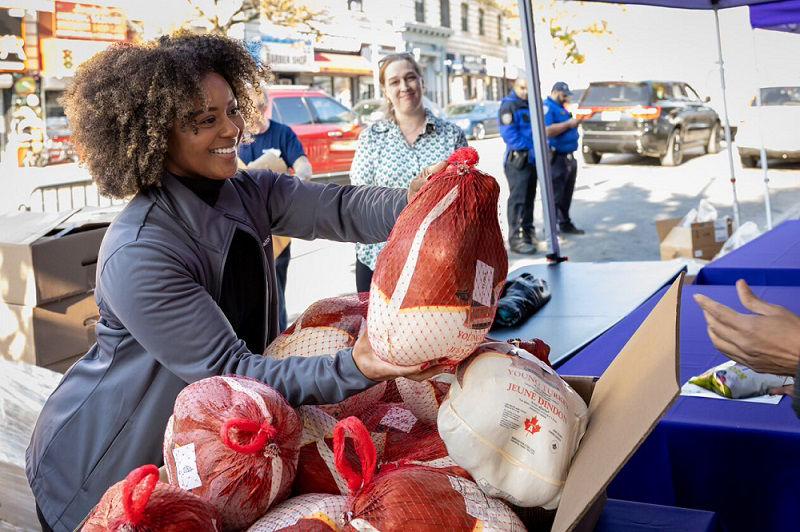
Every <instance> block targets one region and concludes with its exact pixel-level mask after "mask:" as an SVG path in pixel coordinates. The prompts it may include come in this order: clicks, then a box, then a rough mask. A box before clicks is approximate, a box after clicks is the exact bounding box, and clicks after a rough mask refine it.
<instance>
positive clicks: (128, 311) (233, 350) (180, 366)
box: [98, 242, 430, 406]
mask: <svg viewBox="0 0 800 532" xmlns="http://www.w3.org/2000/svg"><path fill="white" fill-rule="evenodd" d="M98 297H99V303H100V306H101V308H103V307H105V308H106V309H108V310H109V311H110V313H109V314H110V315H113V316H114V318H115V319H116V320H118V321H119V323H118V324H117V323H109V324H108V325H109V326H111V327H120V326H121V327H122V328H124V329H126V330H127V331H128V332H129V333H130V334H131V336H132V337H133V340H134V341H136V342H138V343H139V344H140V345H141V346H142V347H143V348H144V349H145V350H146V351H147V352H148V353H149V354H150V355H151V356H153V358H155V360H157V361H158V362H159V363H160V364H162V365H163V366H164V367H166V368H167V369H169V371H170V372H172V373H173V374H174V375H176V376H178V377H179V378H181V379H183V380H184V381H185V382H187V383H191V382H194V381H197V380H200V379H203V378H206V377H212V376H216V375H225V374H236V375H242V376H246V377H252V378H255V379H258V380H260V381H262V382H264V383H266V384H268V385H270V386H272V387H274V388H275V389H277V390H278V391H279V392H280V393H281V394H282V395H283V396H284V397H285V398H286V400H287V401H289V402H290V403H291V404H292V405H295V406H298V405H301V404H306V403H312V404H325V403H336V402H339V401H342V400H343V399H345V398H347V397H348V396H350V395H352V394H354V393H356V392H359V391H361V390H363V389H365V388H367V387H369V386H371V385H373V384H375V381H377V380H385V379H387V378H389V377H393V376H397V375H408V376H409V377H410V378H422V377H423V376H427V375H428V374H429V373H430V370H426V371H425V372H424V373H421V370H420V367H419V366H410V367H406V368H401V367H398V366H394V365H392V364H388V363H386V362H383V361H381V360H378V359H377V357H376V356H375V354H374V353H373V351H372V348H371V347H370V346H369V341H368V340H366V341H365V340H360V342H359V343H357V344H356V346H355V347H354V348H351V349H344V350H342V351H339V352H338V353H331V354H330V355H321V356H313V357H288V358H286V359H283V360H276V359H274V358H271V357H265V356H262V355H261V354H256V353H251V352H250V351H249V350H248V349H247V346H246V345H245V343H244V341H243V340H241V339H239V338H238V337H237V336H236V334H235V332H234V331H233V328H232V327H231V326H230V324H229V323H228V320H227V319H226V318H225V316H224V314H223V313H222V310H221V309H220V308H219V306H218V305H217V304H216V303H215V302H214V300H213V299H212V297H211V295H210V294H209V293H208V291H207V290H206V289H205V288H204V287H203V286H201V285H200V284H199V283H198V282H197V281H196V280H195V278H194V276H193V275H192V274H191V268H190V267H188V266H187V265H186V263H185V261H184V260H182V259H181V257H180V256H179V254H178V253H175V252H174V251H173V250H169V249H164V247H163V246H159V245H156V244H152V243H147V242H135V243H131V244H128V245H126V246H124V247H122V248H120V249H119V250H118V251H117V252H116V253H115V254H114V255H113V256H111V257H109V259H108V260H107V261H106V262H105V264H104V267H103V270H102V272H101V274H100V282H99V283H98Z"/></svg>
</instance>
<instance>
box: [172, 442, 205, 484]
mask: <svg viewBox="0 0 800 532" xmlns="http://www.w3.org/2000/svg"><path fill="white" fill-rule="evenodd" d="M172 456H173V457H174V458H175V472H176V474H177V476H178V486H180V487H181V488H183V489H185V490H191V489H194V488H196V487H198V486H202V485H203V483H202V482H201V481H200V475H199V474H198V473H197V457H196V456H195V453H194V443H189V444H187V445H182V446H181V447H176V448H175V449H172Z"/></svg>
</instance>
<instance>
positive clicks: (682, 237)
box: [656, 217, 733, 260]
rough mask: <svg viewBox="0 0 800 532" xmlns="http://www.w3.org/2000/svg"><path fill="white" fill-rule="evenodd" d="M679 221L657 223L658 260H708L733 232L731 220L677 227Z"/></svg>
mask: <svg viewBox="0 0 800 532" xmlns="http://www.w3.org/2000/svg"><path fill="white" fill-rule="evenodd" d="M680 221H681V218H669V219H666V220H656V232H657V233H658V241H659V242H660V243H661V245H660V248H659V249H660V250H661V260H670V259H674V258H677V257H688V258H694V259H704V260H711V259H712V258H714V255H716V254H717V253H719V250H720V249H722V245H723V244H725V241H726V240H727V239H728V237H729V236H731V234H732V233H733V224H732V222H731V219H730V218H728V217H725V218H723V219H721V220H717V221H715V222H701V223H693V224H692V225H691V226H690V227H678V223H679V222H680Z"/></svg>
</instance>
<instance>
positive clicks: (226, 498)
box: [164, 376, 302, 530]
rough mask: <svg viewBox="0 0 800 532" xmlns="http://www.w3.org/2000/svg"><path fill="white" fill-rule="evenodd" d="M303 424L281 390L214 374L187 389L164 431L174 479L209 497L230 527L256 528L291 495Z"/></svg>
mask: <svg viewBox="0 0 800 532" xmlns="http://www.w3.org/2000/svg"><path fill="white" fill-rule="evenodd" d="M301 430H302V425H301V424H300V418H299V417H298V416H297V413H296V412H295V411H294V409H293V408H292V407H291V406H290V405H289V403H287V402H286V400H285V399H284V398H283V397H282V396H281V394H280V393H278V392H277V391H276V390H275V389H273V388H271V387H269V386H267V385H266V384H264V383H262V382H259V381H257V380H255V379H250V378H246V377H238V376H224V377H210V378H208V379H203V380H200V381H197V382H194V383H192V384H190V385H189V386H187V387H186V388H184V389H183V390H182V391H181V393H180V394H178V397H177V399H176V400H175V409H174V411H173V415H172V417H171V418H170V421H169V423H168V426H167V431H166V433H165V434H164V462H165V465H166V466H167V475H168V477H169V481H170V484H173V485H178V486H180V487H181V488H183V489H186V490H191V492H192V493H194V494H196V495H199V496H201V497H204V498H206V499H208V500H209V501H210V503H211V504H213V505H214V506H215V507H216V508H217V509H218V510H219V513H220V520H221V528H222V529H223V530H233V529H241V528H245V527H247V526H250V525H251V524H252V523H253V522H255V521H256V519H258V518H259V517H261V516H262V515H264V513H266V511H267V509H268V508H269V507H270V506H271V505H272V504H274V503H277V502H280V501H281V500H283V499H284V498H286V496H287V495H288V494H289V490H290V489H291V485H292V481H293V480H294V476H295V471H296V467H297V451H298V445H299V441H300V433H301Z"/></svg>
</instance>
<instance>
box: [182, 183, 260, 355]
mask: <svg viewBox="0 0 800 532" xmlns="http://www.w3.org/2000/svg"><path fill="white" fill-rule="evenodd" d="M173 175H174V174H173ZM175 178H176V179H178V181H180V182H181V183H182V184H183V185H184V186H185V187H186V188H188V189H189V190H191V191H192V192H194V193H195V194H196V195H197V197H199V198H200V199H201V200H203V201H204V202H205V203H206V204H208V205H209V206H210V207H213V206H214V205H215V204H216V203H217V199H218V198H219V192H220V190H221V189H222V185H223V184H224V183H225V181H224V180H222V179H206V178H197V177H195V178H191V177H180V176H175ZM260 246H261V244H260V242H257V241H256V239H255V238H253V237H252V236H251V235H249V234H248V233H246V232H244V231H242V230H241V229H237V230H236V232H235V233H234V234H233V240H232V241H231V246H230V248H229V249H228V255H227V257H226V258H225V266H224V269H223V274H222V293H221V294H220V298H219V301H218V304H219V307H220V309H221V310H222V312H223V314H225V317H226V318H228V322H229V323H230V324H231V327H233V330H234V332H235V333H236V336H238V337H239V338H240V339H242V340H244V342H245V344H246V345H247V348H248V349H249V350H250V352H252V353H263V352H264V348H265V347H266V340H267V339H266V323H267V320H266V302H265V297H266V296H265V293H266V279H265V275H266V274H265V272H264V267H263V265H262V262H261V256H260V255H261V252H262V251H261V249H260Z"/></svg>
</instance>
